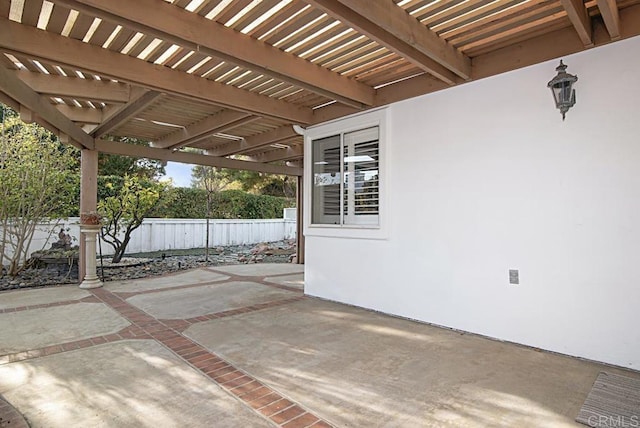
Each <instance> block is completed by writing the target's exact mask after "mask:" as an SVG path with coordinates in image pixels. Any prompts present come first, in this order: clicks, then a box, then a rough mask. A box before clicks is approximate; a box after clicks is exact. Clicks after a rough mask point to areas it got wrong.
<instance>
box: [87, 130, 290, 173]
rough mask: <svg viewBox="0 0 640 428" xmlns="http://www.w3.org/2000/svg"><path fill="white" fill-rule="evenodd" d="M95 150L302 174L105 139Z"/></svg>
mask: <svg viewBox="0 0 640 428" xmlns="http://www.w3.org/2000/svg"><path fill="white" fill-rule="evenodd" d="M96 150H98V151H100V152H103V153H109V154H115V155H124V156H133V157H136V158H148V159H158V160H165V161H172V162H181V163H188V164H194V165H204V166H214V167H217V168H230V169H239V170H245V171H257V172H265V173H269V174H284V175H292V176H300V175H302V168H293V167H288V166H280V165H269V164H263V163H259V162H249V161H242V160H236V159H228V158H222V157H216V156H206V155H202V154H198V153H187V152H174V151H171V150H166V149H157V148H154V147H145V146H137V145H133V144H127V143H122V142H119V141H106V140H100V139H96Z"/></svg>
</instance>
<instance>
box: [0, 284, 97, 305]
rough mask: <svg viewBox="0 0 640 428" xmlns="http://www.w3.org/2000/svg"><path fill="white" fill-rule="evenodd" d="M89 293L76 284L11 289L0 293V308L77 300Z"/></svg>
mask: <svg viewBox="0 0 640 428" xmlns="http://www.w3.org/2000/svg"><path fill="white" fill-rule="evenodd" d="M90 295H91V294H89V293H88V292H87V291H86V290H82V289H80V288H78V287H77V286H63V287H56V288H38V289H35V290H12V291H6V292H2V293H0V309H8V308H19V307H22V306H34V305H43V304H49V303H57V302H64V301H67V300H79V299H82V298H84V297H88V296H90Z"/></svg>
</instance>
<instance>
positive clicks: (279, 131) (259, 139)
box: [207, 126, 298, 156]
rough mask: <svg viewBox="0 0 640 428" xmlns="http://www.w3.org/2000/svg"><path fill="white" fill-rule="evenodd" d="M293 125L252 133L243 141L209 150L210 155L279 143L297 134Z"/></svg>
mask: <svg viewBox="0 0 640 428" xmlns="http://www.w3.org/2000/svg"><path fill="white" fill-rule="evenodd" d="M297 135H298V134H296V132H295V131H294V130H293V127H291V126H281V127H280V128H276V129H274V130H272V131H267V132H263V133H261V134H257V135H252V136H251V137H247V138H245V139H244V140H242V141H238V142H233V143H229V144H227V145H224V146H221V147H216V148H214V149H211V150H207V154H208V155H212V156H230V155H235V154H237V153H242V152H244V151H247V150H253V149H257V148H260V147H264V146H268V145H269V144H273V143H278V142H280V141H284V140H287V139H290V138H293V137H295V136H297Z"/></svg>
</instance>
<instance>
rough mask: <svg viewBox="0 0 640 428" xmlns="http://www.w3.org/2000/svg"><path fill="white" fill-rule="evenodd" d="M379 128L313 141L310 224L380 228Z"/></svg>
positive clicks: (368, 128) (374, 127)
mask: <svg viewBox="0 0 640 428" xmlns="http://www.w3.org/2000/svg"><path fill="white" fill-rule="evenodd" d="M379 139H380V132H379V127H378V126H372V127H367V128H364V129H359V130H355V131H350V132H345V133H340V134H337V135H331V136H328V137H323V138H319V139H315V140H312V143H311V148H312V168H313V181H312V190H311V193H312V198H311V203H312V211H311V223H312V224H320V225H322V224H332V225H360V226H369V227H375V226H378V225H379V214H380V213H379V211H380V197H379V195H380V188H379V182H380V172H379V162H380V159H379V158H380V147H379V145H380V141H379Z"/></svg>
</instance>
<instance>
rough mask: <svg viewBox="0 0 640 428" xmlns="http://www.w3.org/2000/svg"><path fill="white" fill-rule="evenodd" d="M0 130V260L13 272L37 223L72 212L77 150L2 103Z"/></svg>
mask: <svg viewBox="0 0 640 428" xmlns="http://www.w3.org/2000/svg"><path fill="white" fill-rule="evenodd" d="M2 107H3V108H2V111H1V112H0V114H2V116H3V117H2V123H1V126H2V129H1V132H0V233H1V235H0V266H2V265H4V264H5V260H6V261H7V262H8V266H9V267H8V273H9V274H10V275H17V274H18V273H19V272H20V271H21V270H23V269H24V268H25V266H26V262H27V260H28V258H29V257H28V256H29V254H28V250H29V246H30V244H31V240H32V239H33V235H34V232H35V230H36V227H37V225H38V224H39V223H40V222H42V221H43V220H45V219H49V218H59V217H67V216H68V215H69V214H71V213H72V212H73V209H74V204H75V201H76V200H77V198H76V196H75V194H74V192H76V190H77V188H78V181H79V177H78V174H77V170H78V166H77V159H78V154H77V150H76V149H74V148H73V147H70V146H63V145H62V144H61V143H60V142H59V141H58V140H57V138H56V137H55V136H54V135H53V134H51V133H50V132H48V131H47V130H45V129H44V128H42V127H40V126H38V125H36V124H29V125H27V124H25V123H23V122H22V121H21V120H20V119H19V118H18V116H17V114H15V113H14V112H12V111H11V110H10V109H8V108H7V107H4V106H2Z"/></svg>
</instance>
